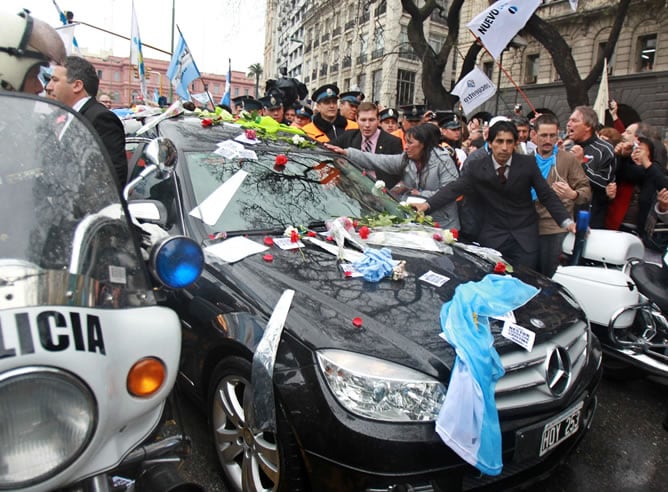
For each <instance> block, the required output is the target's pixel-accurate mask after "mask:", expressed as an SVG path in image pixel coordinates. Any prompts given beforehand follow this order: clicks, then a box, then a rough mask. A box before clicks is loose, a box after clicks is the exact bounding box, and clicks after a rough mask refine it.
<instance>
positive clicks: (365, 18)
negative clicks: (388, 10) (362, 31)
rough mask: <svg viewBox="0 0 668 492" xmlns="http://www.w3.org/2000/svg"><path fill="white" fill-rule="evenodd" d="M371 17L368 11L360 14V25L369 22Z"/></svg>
mask: <svg viewBox="0 0 668 492" xmlns="http://www.w3.org/2000/svg"><path fill="white" fill-rule="evenodd" d="M370 17H371V14H369V11H368V10H367V11H366V12H364V13H363V14H362V17H360V24H364V23H365V22H368V21H369V18H370Z"/></svg>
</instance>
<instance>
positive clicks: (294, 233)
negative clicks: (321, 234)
mask: <svg viewBox="0 0 668 492" xmlns="http://www.w3.org/2000/svg"><path fill="white" fill-rule="evenodd" d="M298 241H299V233H298V232H297V231H290V242H291V243H296V242H298Z"/></svg>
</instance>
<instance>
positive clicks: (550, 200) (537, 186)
mask: <svg viewBox="0 0 668 492" xmlns="http://www.w3.org/2000/svg"><path fill="white" fill-rule="evenodd" d="M517 138H518V136H517V128H516V127H515V125H514V124H513V123H511V122H509V121H500V122H498V123H496V124H495V125H493V126H492V127H491V128H490V129H489V136H488V138H487V142H488V144H489V148H490V150H491V154H490V155H486V156H484V157H483V158H481V159H480V160H476V161H475V163H471V165H470V166H469V165H466V166H464V169H463V172H462V175H461V176H460V178H459V179H457V180H456V181H454V182H452V183H449V184H448V185H446V186H444V187H443V188H441V189H440V190H439V191H438V193H436V194H435V195H433V196H432V197H431V198H429V199H427V201H426V202H425V203H420V204H415V205H413V206H414V207H415V208H417V209H418V210H421V211H428V210H435V209H438V208H440V207H442V206H444V205H446V204H448V203H450V202H452V201H453V200H455V199H456V198H457V197H458V196H459V195H462V194H463V195H465V196H466V194H471V193H474V194H476V196H477V197H478V200H479V203H480V205H481V207H482V210H483V214H482V224H481V229H480V234H479V242H480V244H481V245H482V246H487V247H490V248H494V249H496V250H497V251H500V252H501V253H502V254H503V256H504V257H505V258H506V259H507V260H508V261H509V262H510V263H511V264H512V265H514V266H517V265H523V266H526V267H529V268H533V269H535V268H536V266H537V263H538V215H537V214H536V209H535V207H534V204H533V198H532V196H531V189H532V188H533V189H534V190H536V193H537V195H538V198H539V200H540V202H541V203H542V204H543V205H544V206H545V208H547V210H548V211H549V213H550V215H552V217H553V218H554V220H555V221H556V222H557V223H558V224H560V225H561V226H562V227H565V228H566V229H567V230H568V231H569V232H573V233H574V232H575V223H574V222H573V220H572V219H571V218H570V216H569V214H568V212H567V211H566V209H565V208H564V206H563V205H562V203H561V200H559V198H558V197H557V195H556V194H555V193H554V191H553V190H552V189H551V188H550V187H549V185H548V184H547V182H546V181H545V178H543V176H542V175H541V173H540V170H539V169H538V166H537V165H536V160H535V158H534V157H533V156H524V155H520V154H516V153H515V152H514V149H515V145H516V143H517Z"/></svg>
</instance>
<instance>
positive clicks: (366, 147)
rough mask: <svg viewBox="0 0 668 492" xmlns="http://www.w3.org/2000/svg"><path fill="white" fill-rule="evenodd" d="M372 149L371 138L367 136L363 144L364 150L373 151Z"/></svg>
mask: <svg viewBox="0 0 668 492" xmlns="http://www.w3.org/2000/svg"><path fill="white" fill-rule="evenodd" d="M371 150H372V149H371V139H369V138H367V139H366V140H364V144H363V145H362V152H371Z"/></svg>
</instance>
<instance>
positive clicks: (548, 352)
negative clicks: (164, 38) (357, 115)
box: [130, 115, 601, 492]
mask: <svg viewBox="0 0 668 492" xmlns="http://www.w3.org/2000/svg"><path fill="white" fill-rule="evenodd" d="M210 123H211V122H210V121H205V122H204V125H203V123H202V119H201V118H199V117H197V116H193V115H187V116H183V115H181V116H178V117H175V118H171V119H166V120H164V121H161V122H160V123H159V124H157V125H156V126H155V127H154V128H153V129H152V132H154V133H156V134H157V135H159V136H162V137H166V138H168V139H170V140H171V141H172V142H173V143H174V144H175V147H176V149H178V161H179V164H178V167H177V172H176V175H175V176H174V177H173V178H172V179H170V180H167V181H157V180H156V181H155V183H153V182H151V181H150V180H149V181H148V182H147V184H146V186H141V187H140V188H137V189H136V190H135V192H134V194H133V195H132V196H130V201H131V203H132V202H133V201H137V200H144V201H146V200H149V201H148V202H144V203H148V204H149V205H150V204H153V206H154V209H155V210H156V211H158V212H159V213H157V214H156V215H155V217H154V218H153V219H151V220H152V221H153V222H158V223H159V224H160V225H161V226H162V227H163V228H164V229H165V230H166V231H167V232H168V233H169V234H185V235H187V236H189V237H192V238H194V239H196V240H197V241H198V242H199V243H201V244H202V246H204V248H205V251H206V253H207V264H206V267H205V271H204V273H203V275H202V276H201V278H200V279H199V280H198V281H197V282H196V283H195V284H194V285H193V286H192V287H190V288H188V289H186V290H185V291H183V292H179V294H175V296H174V297H172V298H169V299H167V300H166V302H168V303H169V305H170V306H171V307H173V308H174V309H176V310H177V311H178V313H179V315H180V317H181V320H182V324H183V350H182V360H181V366H180V373H179V380H180V383H181V387H182V388H183V389H185V390H186V391H187V392H188V393H189V395H190V396H191V397H192V398H194V399H195V400H196V401H197V402H199V403H200V404H201V406H202V408H203V409H204V410H205V411H206V415H207V416H208V419H209V425H210V429H211V433H212V436H213V440H214V442H215V446H216V450H217V454H218V457H219V460H220V465H221V468H222V472H223V478H224V479H225V481H226V483H227V484H228V486H229V487H230V489H231V490H234V491H242V490H243V491H257V490H274V491H300V490H312V491H317V492H322V491H336V492H340V491H348V490H350V491H390V490H394V491H398V490H415V491H427V490H468V489H475V488H482V487H490V488H492V489H495V490H498V489H503V488H507V487H514V486H517V485H523V484H526V483H527V482H530V481H534V480H537V479H541V478H544V477H545V476H547V474H549V472H550V471H551V470H552V469H553V468H554V467H555V466H556V465H557V464H559V463H560V462H562V461H563V460H564V458H565V457H566V456H567V455H568V454H569V453H570V452H571V451H572V450H573V448H574V447H575V446H576V445H577V443H578V442H579V441H580V439H581V438H582V437H583V436H584V435H585V434H586V432H587V430H588V428H589V427H590V425H591V421H592V418H593V415H594V412H595V408H596V390H597V385H598V383H599V380H600V376H601V351H600V346H599V343H598V341H597V339H596V338H595V337H594V336H593V335H592V333H591V331H590V329H589V324H588V321H587V319H586V317H585V314H584V313H583V311H582V310H581V309H580V307H579V306H578V304H577V302H576V301H575V300H574V299H573V297H572V296H570V295H569V293H568V292H566V291H565V290H564V289H563V288H561V287H560V286H558V285H557V284H555V283H553V282H552V281H550V280H549V279H547V278H544V277H542V276H540V275H538V274H536V273H534V272H533V271H530V270H526V269H522V268H517V269H515V270H514V271H513V272H512V273H508V272H509V271H510V269H509V270H508V271H507V272H506V274H507V275H512V276H513V277H514V278H516V279H519V280H521V281H522V282H524V283H527V284H530V285H532V286H535V287H537V288H538V289H540V290H539V293H538V294H537V295H536V296H535V297H533V298H532V300H531V301H530V302H528V303H527V304H525V305H523V306H522V307H520V308H518V309H516V310H515V311H514V313H513V315H514V318H515V322H516V325H518V326H521V327H524V328H525V329H526V330H528V331H530V332H532V333H534V334H535V341H534V343H533V347H531V349H530V350H528V347H522V346H520V344H518V343H515V342H514V341H511V340H510V339H509V338H508V337H506V336H503V335H502V327H503V322H502V321H500V320H497V319H491V320H490V329H491V333H492V335H493V339H494V347H495V349H496V351H497V352H498V354H499V356H500V360H501V363H502V365H503V368H504V370H505V375H504V376H503V377H502V378H501V379H500V380H499V381H498V384H497V385H496V388H495V400H496V408H497V409H498V415H499V420H500V432H501V442H502V459H503V471H502V473H501V474H500V475H497V476H488V475H483V474H481V473H480V471H478V469H476V468H475V467H474V466H471V465H470V464H468V463H466V462H465V461H464V460H462V459H461V458H460V457H459V456H458V455H457V454H456V453H455V452H454V451H452V450H451V449H450V448H449V447H448V446H446V445H445V444H444V442H443V441H442V440H441V438H440V437H439V435H438V434H437V432H436V430H435V421H436V419H437V416H438V414H439V411H440V409H441V407H442V405H443V402H444V399H445V397H446V395H447V392H448V387H449V384H450V376H451V371H452V368H453V365H454V363H455V357H456V354H455V351H454V349H453V347H452V346H451V345H450V344H449V343H448V342H446V340H445V339H444V338H443V337H441V336H439V335H440V334H441V323H440V320H439V316H440V312H441V308H442V306H443V304H444V303H445V302H447V301H449V300H450V299H451V298H452V297H453V295H454V294H455V289H456V288H457V287H458V286H460V285H463V284H466V283H468V282H478V281H481V280H482V279H483V278H485V277H486V276H487V275H489V274H492V273H494V271H495V269H496V270H497V271H498V263H497V261H495V259H494V256H493V254H490V252H489V251H485V250H482V249H476V248H470V247H466V246H465V245H463V244H458V243H455V244H445V243H444V242H443V241H441V240H440V239H441V238H440V237H438V236H433V233H434V231H437V232H438V229H434V228H429V227H427V226H424V225H422V226H409V225H403V226H397V227H396V231H397V234H394V233H393V232H392V231H393V229H392V227H391V226H390V227H378V226H379V225H380V224H384V223H387V224H390V223H392V222H398V221H400V219H401V218H402V217H404V216H405V214H406V212H405V211H404V209H403V208H402V207H401V205H400V204H399V203H398V202H397V201H395V200H394V199H393V198H392V197H391V196H389V195H388V194H387V193H385V192H384V190H382V184H381V186H378V184H377V183H374V181H373V180H372V179H370V177H369V176H368V175H366V173H364V172H363V171H361V170H360V169H359V168H358V167H356V166H355V164H354V163H353V162H349V161H347V160H346V159H345V158H342V157H341V156H338V155H335V154H333V153H331V152H329V151H327V150H326V149H324V148H322V147H320V146H315V145H310V144H309V142H308V141H306V142H304V141H302V139H301V138H299V137H298V138H294V137H293V136H292V135H291V134H285V133H280V132H279V133H273V130H272V132H268V133H267V134H263V132H262V131H261V129H260V130H258V131H257V137H256V136H255V135H253V134H249V133H247V132H246V131H245V130H244V129H243V128H241V127H239V126H237V125H231V124H227V123H224V124H219V125H216V124H213V125H212V124H210ZM153 136H155V135H153ZM133 142H134V143H133V144H132V147H133V149H134V155H133V156H132V158H131V162H132V163H133V164H135V165H136V167H137V169H136V171H135V172H138V171H141V167H142V165H144V164H143V162H144V161H143V159H142V152H143V144H142V143H141V139H136V140H133ZM149 179H150V178H149ZM138 203H141V202H138ZM338 217H347V218H349V219H350V221H351V222H353V223H354V221H355V220H357V221H359V223H367V224H371V227H370V232H371V234H372V235H373V233H374V232H382V234H377V236H378V237H381V239H382V238H383V237H384V238H385V239H387V238H390V237H391V238H392V241H389V242H386V243H383V241H382V240H380V241H379V242H378V243H376V244H375V245H371V244H368V243H365V241H363V240H362V241H360V236H358V235H357V234H355V233H354V231H353V232H352V233H351V234H350V237H349V238H348V239H346V240H345V242H344V244H343V246H342V248H339V245H337V243H336V242H332V241H330V240H329V239H331V235H332V231H331V230H330V231H329V232H328V227H329V228H330V229H331V222H330V221H332V220H333V219H336V218H338ZM359 223H358V224H355V225H357V227H358V229H359ZM286 230H287V232H286ZM413 236H414V237H415V238H418V237H419V238H420V239H419V240H416V241H411V240H410V237H413ZM402 237H403V238H404V239H401V238H402ZM397 238H399V239H397ZM360 242H361V243H364V244H361V246H362V247H360ZM429 242H431V243H432V244H435V245H436V246H435V247H433V248H432V247H422V246H420V244H422V245H425V244H427V243H429ZM383 245H384V246H385V247H388V248H389V249H390V251H391V257H392V259H393V260H394V261H395V263H393V264H394V265H396V262H405V263H401V264H402V267H403V269H404V274H403V275H396V276H395V277H398V278H397V279H392V278H390V276H388V277H387V278H384V279H382V280H380V281H378V282H372V281H369V280H365V278H364V277H360V276H357V275H355V274H352V275H351V271H350V269H349V268H344V266H345V265H346V264H347V262H346V260H342V259H341V258H340V257H341V255H342V254H343V255H344V256H347V257H348V259H350V258H349V257H350V256H351V255H352V256H355V255H354V254H353V253H356V254H357V255H358V256H359V255H361V254H362V253H361V252H360V251H359V250H363V249H364V248H366V247H371V248H372V249H380V248H381V247H382V246H383ZM358 256H357V257H358ZM425 274H429V275H430V276H431V278H436V279H445V281H444V282H445V283H442V284H441V282H433V281H432V282H429V281H425V280H428V277H425ZM439 284H440V286H438V285H439ZM286 293H287V294H286ZM279 300H281V302H279ZM277 304H278V307H277Z"/></svg>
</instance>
